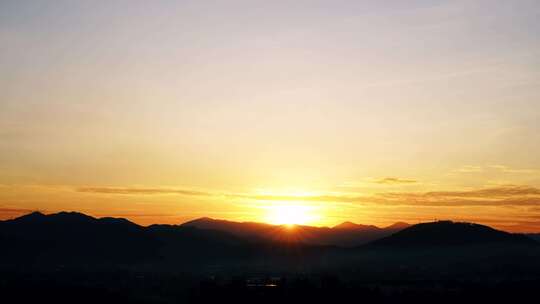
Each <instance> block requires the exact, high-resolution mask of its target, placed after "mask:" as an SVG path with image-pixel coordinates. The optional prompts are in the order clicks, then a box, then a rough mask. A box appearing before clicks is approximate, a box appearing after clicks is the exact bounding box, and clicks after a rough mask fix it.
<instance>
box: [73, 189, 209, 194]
mask: <svg viewBox="0 0 540 304" xmlns="http://www.w3.org/2000/svg"><path fill="white" fill-rule="evenodd" d="M77 191H78V192H86V193H101V194H137V195H138V194H141V195H153V194H179V195H188V196H210V195H212V194H211V193H210V192H204V191H194V190H184V189H170V188H169V189H167V188H125V187H82V188H77Z"/></svg>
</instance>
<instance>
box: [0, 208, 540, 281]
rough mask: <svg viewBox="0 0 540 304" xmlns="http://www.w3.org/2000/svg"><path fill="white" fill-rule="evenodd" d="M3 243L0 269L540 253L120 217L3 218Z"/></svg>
mask: <svg viewBox="0 0 540 304" xmlns="http://www.w3.org/2000/svg"><path fill="white" fill-rule="evenodd" d="M0 243H1V244H2V250H1V251H0V268H5V267H8V268H9V267H38V268H51V267H53V268H54V267H60V266H62V267H65V266H69V267H96V266H99V267H105V268H107V267H131V268H133V267H137V268H138V269H139V268H141V267H142V268H144V269H151V270H167V271H173V270H175V269H176V270H175V271H178V270H181V271H201V270H202V269H206V270H208V269H221V268H226V267H229V268H238V267H243V269H261V268H264V269H272V271H276V270H277V269H283V270H291V269H301V270H302V271H305V270H314V269H325V268H328V267H349V266H347V265H364V266H363V267H364V269H368V268H370V267H372V268H373V269H376V268H377V267H379V268H381V267H389V265H394V266H395V267H398V264H399V265H401V266H399V267H402V266H403V265H404V263H405V264H407V263H409V264H410V265H415V266H414V267H420V266H419V265H418V263H423V266H422V267H425V266H426V263H427V262H428V261H431V262H433V263H435V262H436V263H437V264H439V265H447V264H448V263H447V262H448V261H450V260H452V259H454V258H455V257H456V256H460V257H464V256H474V258H475V259H478V258H479V257H487V256H493V255H494V254H496V255H497V257H498V258H503V259H507V258H508V257H510V256H512V257H513V258H512V260H511V261H512V262H516V261H517V262H524V261H526V260H527V261H529V260H530V259H528V258H535V259H537V258H538V257H539V256H540V255H539V250H538V248H539V247H540V246H539V245H540V243H538V242H537V241H535V240H533V238H530V237H527V236H525V235H522V234H512V233H508V232H504V231H499V230H496V229H493V228H490V227H487V226H483V225H479V224H472V223H456V222H451V221H438V222H431V223H421V224H417V225H408V224H405V223H396V224H394V225H392V226H389V227H385V228H378V227H375V226H365V225H358V224H354V223H350V222H345V223H343V224H340V225H337V226H335V227H332V228H321V227H310V226H292V227H291V226H286V225H269V224H263V223H252V222H248V223H238V222H231V221H224V220H215V219H210V218H201V219H197V220H194V221H190V222H187V223H184V224H181V225H151V226H148V227H143V226H139V225H137V224H135V223H132V222H130V221H128V220H126V219H122V218H109V217H106V218H94V217H91V216H88V215H84V214H82V213H76V212H60V213H56V214H49V215H45V214H42V213H39V212H34V213H31V214H28V215H25V216H22V217H19V218H16V219H12V220H6V221H0ZM473 249H474V250H473ZM411 250H412V251H411ZM456 250H458V251H456ZM411 252H414V255H410V253H411ZM427 252H429V254H430V255H429V257H428V258H426V253H427ZM456 252H458V253H456ZM464 253H466V255H465V254H464ZM456 254H457V255H456ZM419 256H422V257H423V258H422V259H419V258H418V257H419ZM516 257H519V258H516ZM404 259H406V260H404ZM505 261H506V260H505ZM392 263H394V264H392ZM505 263H506V262H505ZM92 265H93V266H92ZM419 269H420V268H419Z"/></svg>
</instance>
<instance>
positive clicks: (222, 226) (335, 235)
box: [182, 217, 409, 247]
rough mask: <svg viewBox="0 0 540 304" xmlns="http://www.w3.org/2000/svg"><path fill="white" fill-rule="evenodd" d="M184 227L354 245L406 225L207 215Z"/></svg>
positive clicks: (275, 239)
mask: <svg viewBox="0 0 540 304" xmlns="http://www.w3.org/2000/svg"><path fill="white" fill-rule="evenodd" d="M182 226H184V227H186V226H187V227H197V228H200V229H213V230H219V231H224V232H228V233H231V234H233V235H236V236H240V237H248V238H252V239H257V240H266V241H288V242H291V241H296V242H301V243H306V244H312V245H323V246H340V247H354V246H359V245H362V244H366V243H368V242H371V241H373V240H376V239H380V238H383V237H386V236H389V235H391V234H393V233H395V232H397V231H399V230H401V229H404V228H406V227H408V226H409V225H408V224H406V223H402V222H400V223H396V224H394V225H391V226H389V227H386V228H379V227H377V226H373V225H360V224H355V223H352V222H344V223H342V224H339V225H337V226H335V227H332V228H328V227H312V226H304V225H295V226H292V227H291V226H288V225H270V224H264V223H255V222H233V221H226V220H217V219H212V218H208V217H203V218H199V219H196V220H193V221H189V222H186V223H184V224H182Z"/></svg>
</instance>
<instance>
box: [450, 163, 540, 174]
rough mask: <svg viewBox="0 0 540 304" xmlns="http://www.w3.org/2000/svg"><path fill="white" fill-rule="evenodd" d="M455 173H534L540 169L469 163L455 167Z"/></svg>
mask: <svg viewBox="0 0 540 304" xmlns="http://www.w3.org/2000/svg"><path fill="white" fill-rule="evenodd" d="M453 172H454V173H483V172H490V173H511V174H534V173H538V172H540V170H538V169H530V168H519V169H518V168H512V167H509V166H506V165H488V166H477V165H467V166H463V167H461V168H458V169H455V170H454V171H453Z"/></svg>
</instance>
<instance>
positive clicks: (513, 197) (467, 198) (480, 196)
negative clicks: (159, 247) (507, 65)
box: [77, 186, 540, 206]
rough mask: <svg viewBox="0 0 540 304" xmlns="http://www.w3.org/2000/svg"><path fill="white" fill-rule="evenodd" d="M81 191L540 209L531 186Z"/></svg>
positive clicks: (539, 196)
mask: <svg viewBox="0 0 540 304" xmlns="http://www.w3.org/2000/svg"><path fill="white" fill-rule="evenodd" d="M77 191H78V192H84V193H97V194H118V195H167V194H174V195H184V196H198V197H215V198H226V199H247V200H258V201H304V202H336V203H364V204H381V205H412V206H540V189H538V188H535V187H530V186H502V187H493V188H484V189H477V190H465V191H433V192H422V193H418V192H402V193H392V192H387V193H378V194H375V195H372V196H367V195H307V196H295V195H272V194H265V195H262V194H244V193H219V192H208V191H194V190H184V189H164V188H116V187H112V188H110V187H86V188H78V189H77Z"/></svg>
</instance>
